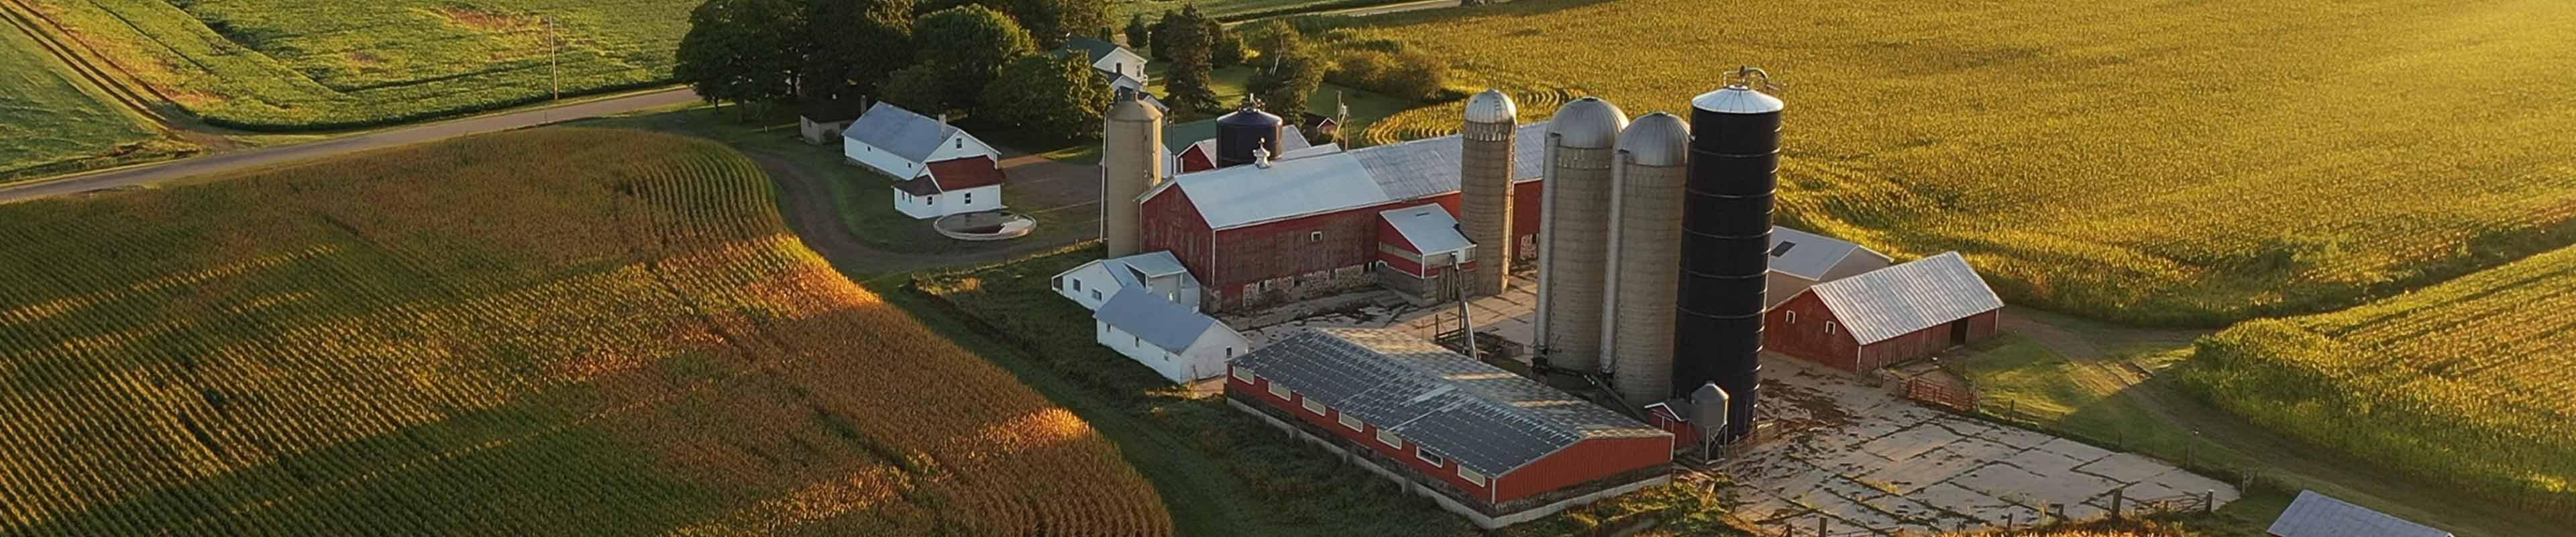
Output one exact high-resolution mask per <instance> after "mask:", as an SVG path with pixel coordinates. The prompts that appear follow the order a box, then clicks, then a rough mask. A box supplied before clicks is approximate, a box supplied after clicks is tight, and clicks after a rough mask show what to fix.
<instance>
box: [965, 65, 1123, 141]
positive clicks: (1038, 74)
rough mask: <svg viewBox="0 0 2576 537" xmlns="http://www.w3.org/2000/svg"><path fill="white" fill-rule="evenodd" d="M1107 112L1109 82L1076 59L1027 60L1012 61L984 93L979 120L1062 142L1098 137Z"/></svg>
mask: <svg viewBox="0 0 2576 537" xmlns="http://www.w3.org/2000/svg"><path fill="white" fill-rule="evenodd" d="M1108 108H1109V79H1108V78H1107V77H1104V76H1102V75H1101V74H1100V71H1099V70H1096V69H1092V68H1091V62H1089V61H1085V59H1084V58H1083V57H1081V56H1078V55H1065V54H1029V55H1024V56H1020V58H1019V59H1017V60H1012V61H1011V65H1010V66H1009V67H1005V68H1003V69H1002V75H1001V77H1000V78H998V79H996V80H994V81H993V85H990V86H985V87H984V106H983V109H982V110H981V111H979V112H977V113H976V116H977V117H978V118H983V119H989V120H991V121H993V122H996V123H1000V124H1003V125H1009V126H1012V127H1017V128H1020V129H1022V130H1024V131H1027V132H1032V133H1035V134H1039V135H1043V136H1047V137H1050V138H1054V139H1058V140H1068V141H1070V140H1080V139H1085V138H1089V137H1091V136H1092V135H1096V134H1098V133H1099V127H1100V121H1101V119H1102V114H1103V113H1104V112H1106V111H1107V110H1108Z"/></svg>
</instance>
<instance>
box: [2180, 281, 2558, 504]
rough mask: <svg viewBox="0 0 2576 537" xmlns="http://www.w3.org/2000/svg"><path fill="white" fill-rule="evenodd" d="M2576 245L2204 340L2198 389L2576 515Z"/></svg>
mask: <svg viewBox="0 0 2576 537" xmlns="http://www.w3.org/2000/svg"><path fill="white" fill-rule="evenodd" d="M2569 312H2576V248H2567V249H2561V250H2558V251H2555V252H2551V253H2548V254H2543V255H2539V256H2534V257H2532V258H2530V259H2526V260H2523V261H2518V262H2515V263H2512V264H2509V265H2505V266H2502V267H2498V268H2495V269H2490V270H2486V271H2481V272H2478V273H2476V274H2473V275H2470V276H2467V277H2464V278H2461V279H2459V280H2457V281H2453V282H2450V283H2445V284H2442V285H2438V286H2434V287H2430V288H2426V289H2423V290H2419V291H2416V292H2413V293H2409V294H2406V295H2404V296H2399V297H2396V298H2392V299H2388V300H2383V301H2379V302H2374V303H2371V304H2368V305H2364V306H2361V307H2357V308H2353V309H2350V310H2345V311H2340V312H2335V313H2330V314H2323V315H2315V316H2308V317H2296V318H2290V319H2283V320H2264V321H2257V322H2252V323H2246V324H2245V325H2242V326H2239V327H2237V328H2233V329H2229V330H2228V331H2226V332H2221V333H2219V334H2218V335H2216V336H2212V337H2211V338H2209V339H2208V340H2205V341H2203V342H2202V343H2201V344H2200V346H2199V358H2200V359H2199V360H2197V362H2198V363H2197V364H2196V365H2195V366H2194V367H2193V368H2190V369H2187V370H2186V371H2187V374H2186V375H2185V376H2184V378H2185V379H2186V382H2185V384H2186V385H2188V386H2191V387H2193V388H2194V389H2196V390H2198V391H2199V392H2201V393H2202V395H2203V396H2205V397H2208V398H2210V399H2212V400H2214V401H2216V402H2218V403H2219V404H2220V406H2223V407H2226V408H2228V409H2229V410H2231V411H2234V412H2236V413H2237V414H2239V415H2242V416H2245V417H2246V418H2248V419H2250V420H2252V421H2255V422H2258V423H2261V424H2263V425H2265V426H2267V427H2272V428H2275V429H2279V430H2282V431H2286V432H2288V433H2290V434H2291V435H2294V436H2297V437H2299V438H2301V439H2304V440H2307V441H2310V442H2314V443H2317V444H2321V445H2326V446H2333V447H2336V448H2338V449H2341V450H2343V451H2346V452H2349V453H2353V454H2356V455H2359V456H2361V457H2362V458H2365V459H2369V460H2373V461H2377V462H2380V463H2382V464H2386V465H2388V466H2389V467H2391V468H2402V469H2407V470H2410V471H2413V472H2415V473H2418V474H2420V475H2422V476H2424V477H2427V478H2430V479H2432V480H2435V481H2437V482H2442V483H2449V484H2452V485H2454V486H2457V487H2459V488H2462V489H2465V490H2469V491H2474V492H2482V493H2487V494H2489V495H2491V496H2495V497H2499V498H2500V499H2501V501H2505V502H2509V503H2508V505H2514V506H2517V507H2520V508H2523V509H2525V510H2529V511H2532V512H2536V513H2544V514H2551V515H2554V516H2556V517H2557V518H2561V519H2571V518H2576V425H2570V424H2569V422H2568V416H2576V399H2569V398H2568V397H2567V396H2566V394H2567V393H2569V392H2570V391H2571V390H2576V373H2571V371H2576V314H2570V313H2569Z"/></svg>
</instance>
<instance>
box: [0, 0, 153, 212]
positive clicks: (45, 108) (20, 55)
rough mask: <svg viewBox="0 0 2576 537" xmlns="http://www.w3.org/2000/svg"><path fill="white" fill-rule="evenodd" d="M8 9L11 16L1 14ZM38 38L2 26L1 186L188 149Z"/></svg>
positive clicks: (0, 69) (0, 33)
mask: <svg viewBox="0 0 2576 537" xmlns="http://www.w3.org/2000/svg"><path fill="white" fill-rule="evenodd" d="M0 15H5V14H0ZM45 50H46V49H45V48H43V47H42V46H41V45H38V44H37V43H36V42H35V40H33V39H31V38H29V37H28V36H27V35H26V34H23V33H20V32H18V31H17V30H14V29H11V28H8V27H5V26H0V139H5V140H8V141H9V143H7V144H0V184H6V183H8V182H10V181H12V180H13V179H25V178H31V177H34V176H38V175H46V174H52V173H61V172H66V171H73V170H76V169H78V168H82V167H87V166H91V165H96V164H100V163H109V162H115V161H117V160H118V159H119V158H120V157H127V158H132V157H141V156H144V154H164V153H168V152H171V151H176V150H180V149H183V148H185V147H186V144H185V143H181V142H176V141H172V140H168V139H166V138H164V137H162V136H161V134H160V132H159V131H158V130H157V129H154V128H152V127H151V126H148V125H146V124H144V123H142V118H139V117H135V116H134V115H133V114H131V113H127V112H125V111H124V110H123V109H122V108H119V107H118V105H116V104H115V103H114V102H112V101H110V100H109V99H108V98H107V97H106V96H103V95H99V94H98V93H97V91H96V90H95V89H92V88H91V87H89V86H87V85H85V84H84V83H83V82H82V81H80V80H78V79H77V78H76V77H75V76H74V75H73V74H71V73H70V72H68V70H67V69H66V67H65V66H63V65H62V63H61V62H60V61H59V60H57V59H55V58H54V57H52V56H49V55H47V54H46V52H45Z"/></svg>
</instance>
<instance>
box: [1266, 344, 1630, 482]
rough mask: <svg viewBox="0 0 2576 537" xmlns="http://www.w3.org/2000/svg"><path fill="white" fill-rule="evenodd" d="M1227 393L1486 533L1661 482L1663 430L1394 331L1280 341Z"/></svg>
mask: <svg viewBox="0 0 2576 537" xmlns="http://www.w3.org/2000/svg"><path fill="white" fill-rule="evenodd" d="M1225 396H1226V403H1227V404H1228V405H1230V406H1233V407H1234V408H1235V409H1237V410H1241V411H1244V412H1247V413H1251V414H1253V415H1254V416H1258V417H1260V418H1261V419H1262V420H1263V421H1265V422H1268V423H1270V424H1271V425H1273V426H1276V427H1279V428H1281V429H1284V430H1287V431H1288V432H1290V433H1291V434H1294V435H1297V436H1299V437H1301V438H1304V439H1305V440H1307V441H1309V442H1313V443H1317V444H1320V445H1322V446H1324V447H1325V448H1326V449H1329V450H1332V451H1334V452H1336V453H1339V454H1341V455H1343V456H1344V457H1345V458H1346V459H1349V460H1351V461H1352V462H1356V463H1359V464H1360V465H1361V466H1362V467H1364V468H1367V469H1369V470H1370V471H1373V472H1376V473H1378V474H1379V475H1382V476H1385V477H1388V478H1390V479H1394V480H1396V481H1398V482H1401V483H1404V484H1405V488H1406V490H1408V491H1412V492H1415V493H1418V494H1422V495H1424V496H1427V497H1430V498H1432V499H1433V500H1434V501H1436V502H1437V503H1439V504H1440V505H1441V507H1443V508H1446V509H1449V510H1450V511H1453V512H1457V513H1459V514H1460V515H1464V516H1466V517H1467V518H1468V519H1469V520H1471V521H1474V522H1475V523H1476V525H1477V526H1480V527H1484V528H1488V529H1491V528H1498V527H1502V526H1507V525H1511V524H1515V523H1519V522H1523V521H1528V520H1532V519H1536V518H1539V517H1544V516H1547V515H1549V514H1554V513H1556V512H1558V511H1562V510H1565V509H1566V508H1569V507H1573V506H1576V505H1582V504H1585V503H1590V502H1593V501H1596V500H1600V499H1602V498H1608V497H1611V496H1615V495H1618V494H1624V493H1627V492H1630V491H1634V490H1637V489H1641V488H1645V487H1648V486H1652V485H1657V484H1662V483H1667V482H1670V481H1671V479H1672V451H1673V450H1672V445H1673V439H1672V434H1670V433H1666V432H1664V431H1662V430H1659V429H1656V428H1654V427H1652V426H1648V425H1646V424H1644V423H1640V422H1638V421H1637V420H1635V419H1630V418H1629V417H1627V416H1625V415H1621V414H1619V413H1617V412H1612V411H1610V409H1608V408H1603V407H1602V406H1600V405H1596V404H1593V403H1591V402H1589V401H1584V400H1582V399H1577V398H1575V397H1573V396H1570V395H1567V394H1566V393H1565V392H1561V391H1558V390H1556V389H1555V388H1550V387H1548V386H1547V385H1545V384H1540V383H1538V382H1537V381H1533V380H1530V379H1527V378H1523V377H1521V376H1520V375H1516V374H1513V373H1511V372H1510V371H1505V370H1503V369H1501V368H1497V367H1494V366H1492V365H1487V364H1485V363H1483V362H1478V361H1476V360H1475V359H1473V358H1468V357H1466V356H1462V355H1459V354H1457V353H1454V352H1450V351H1449V350H1448V349H1445V348H1441V347H1440V346H1438V345H1434V344H1432V343H1431V342H1429V341H1424V340H1422V339H1421V338H1418V337H1415V336H1413V335H1411V334H1406V333H1403V332H1400V331H1395V330H1385V329H1362V328H1325V329H1313V330H1307V331H1304V332H1299V333H1297V334H1294V335H1291V336H1288V337H1287V338H1285V339H1282V340H1280V341H1278V342H1275V343H1272V344H1270V345H1269V346H1267V347H1262V348H1261V349H1260V350H1257V351H1253V352H1252V353H1250V354H1245V355H1243V356H1242V357H1238V358H1235V359H1234V360H1233V362H1232V364H1231V368H1230V371H1229V375H1228V377H1227V378H1226V384H1225Z"/></svg>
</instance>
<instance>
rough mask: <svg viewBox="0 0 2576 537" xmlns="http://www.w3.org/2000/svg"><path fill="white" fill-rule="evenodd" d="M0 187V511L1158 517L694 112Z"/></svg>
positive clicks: (1106, 456)
mask: <svg viewBox="0 0 2576 537" xmlns="http://www.w3.org/2000/svg"><path fill="white" fill-rule="evenodd" d="M0 221H5V222H8V225H6V226H0V242H5V243H6V244H9V245H10V246H9V249H10V250H9V251H10V254H11V255H8V256H0V281H8V282H11V283H10V285H7V286H0V375H5V376H0V383H5V385H6V386H7V389H6V390H0V416H6V417H7V419H5V420H0V534H7V535H147V534H179V535H410V534H445V533H468V534H501V533H515V534H527V535H573V534H609V535H636V534H685V535H733V534H768V533H778V532H784V531H800V532H812V533H824V534H850V535H884V534H926V533H947V534H964V535H999V534H1015V535H1025V534H1047V535H1121V536H1124V535H1167V534H1169V533H1170V532H1171V522H1170V519H1169V515H1168V514H1166V513H1165V511H1164V509H1163V503H1162V500H1161V499H1160V498H1159V496H1158V495H1157V494H1156V492H1155V491H1154V489H1153V488H1151V486H1149V485H1148V484H1147V483H1146V482H1145V481H1144V479H1143V478H1142V477H1141V476H1140V475H1139V474H1137V473H1136V471H1135V470H1134V469H1133V468H1131V467H1130V466H1128V465H1127V464H1126V462H1125V461H1124V460H1123V459H1122V458H1121V457H1120V455H1119V453H1118V452H1117V450H1116V448H1115V447H1114V446H1112V445H1111V444H1109V443H1108V442H1107V441H1106V440H1104V439H1102V438H1101V437H1100V436H1099V435H1098V434H1097V433H1095V432H1093V431H1092V430H1091V429H1090V427H1089V426H1088V425H1087V424H1086V423H1084V422H1083V421H1082V420H1081V419H1079V418H1077V417H1075V416H1074V415H1073V414H1071V413H1069V412H1067V411H1065V410H1064V409H1062V408H1058V407H1055V406H1054V405H1053V404H1051V403H1050V402H1048V401H1047V400H1046V399H1044V398H1043V397H1041V396H1039V395H1038V394H1036V393H1035V392H1032V391H1030V390H1029V389H1027V388H1026V387H1024V386H1021V385H1020V384H1019V383H1018V382H1017V381H1016V380H1015V379H1014V378H1013V377H1011V376H1010V374H1008V373H1007V372H1004V371H1002V370H1000V369H998V368H996V367H994V366H992V365H991V364H989V363H987V362H985V361H983V360H982V359H980V358H979V357H977V356H974V355H972V354H970V353H968V352H967V351H965V350H963V349H961V348H959V347H957V346H956V345H954V344H953V343H950V342H948V341H946V340H945V339H943V338H941V337H939V336H938V335H936V334H934V333H932V332H931V331H929V330H928V329H927V328H925V327H923V326H921V325H920V324H918V322H917V321H916V320H914V319H912V318H911V317H909V316H908V315H906V314H904V313H903V312H901V311H900V310H897V309H895V308H893V307H891V306H889V305H887V304H885V303H884V302H882V301H881V300H879V298H878V297H877V296H876V295H874V294H872V293H870V292H869V291H867V290H865V289H862V288H860V287H858V286H857V285H855V284H853V283H851V282H849V281H848V280H847V279H844V278H843V277H842V276H840V275H839V274H838V273H837V272H835V271H834V270H833V269H832V268H831V267H829V266H828V265H827V264H826V263H825V262H824V261H823V260H822V259H821V258H820V257H819V256H817V255H816V254H814V253H813V252H811V251H809V250H807V249H806V248H805V247H804V246H803V245H802V244H801V243H800V242H798V241H797V240H796V238H795V237H794V236H793V235H792V234H790V233H789V232H787V231H786V230H785V227H784V224H783V222H782V221H781V219H780V217H779V215H778V212H777V208H776V206H775V201H774V200H773V195H772V187H771V185H770V184H769V183H768V181H767V180H766V177H765V176H764V175H763V174H762V173H761V172H760V170H759V169H758V167H756V166H755V165H753V164H752V163H751V162H750V161H749V160H747V159H745V158H743V157H741V156H740V155H738V154H735V153H733V152H732V151H731V150H728V149H725V148H723V147H722V146H719V145H715V144H712V143H709V142H702V141H692V140H688V139H684V138H678V137H671V136H663V135H653V134H644V133H636V132H627V131H609V130H585V129H545V130H536V131H520V132H513V133H505V134H499V135H491V136H481V137H474V138H468V139H463V140H458V141H451V142H443V143H438V144H432V145H427V146H415V147H410V148H402V149H396V150H389V151H381V152H374V153H367V154H362V155H357V156H353V157H347V158H342V159H335V160H329V161H323V162H320V163H315V164H310V165H303V166H298V167H293V168H286V169H279V170H273V171H263V172H257V173H256V174H254V176H249V177H241V178H237V179H233V180H229V181H225V182H222V183H215V184H205V185H194V186H180V187H172V188H168V189H155V190H147V191H140V192H130V193H121V194H114V195H107V196H101V197H95V198H87V199H56V200H47V201H37V202H28V203H20V204H13V205H8V206H5V207H0Z"/></svg>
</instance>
